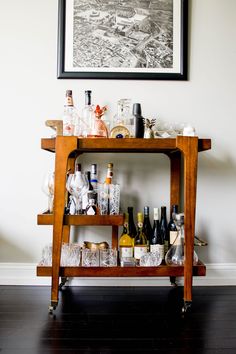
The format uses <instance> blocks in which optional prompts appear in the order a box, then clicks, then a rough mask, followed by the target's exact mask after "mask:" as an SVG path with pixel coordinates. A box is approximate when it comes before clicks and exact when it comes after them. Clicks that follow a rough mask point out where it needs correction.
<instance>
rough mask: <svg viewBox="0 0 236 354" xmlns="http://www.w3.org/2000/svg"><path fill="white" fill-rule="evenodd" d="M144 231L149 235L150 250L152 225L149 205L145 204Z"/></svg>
mask: <svg viewBox="0 0 236 354" xmlns="http://www.w3.org/2000/svg"><path fill="white" fill-rule="evenodd" d="M143 232H144V233H145V235H146V237H147V244H148V250H149V245H150V240H151V237H152V227H151V223H150V219H149V207H148V206H145V207H144V220H143Z"/></svg>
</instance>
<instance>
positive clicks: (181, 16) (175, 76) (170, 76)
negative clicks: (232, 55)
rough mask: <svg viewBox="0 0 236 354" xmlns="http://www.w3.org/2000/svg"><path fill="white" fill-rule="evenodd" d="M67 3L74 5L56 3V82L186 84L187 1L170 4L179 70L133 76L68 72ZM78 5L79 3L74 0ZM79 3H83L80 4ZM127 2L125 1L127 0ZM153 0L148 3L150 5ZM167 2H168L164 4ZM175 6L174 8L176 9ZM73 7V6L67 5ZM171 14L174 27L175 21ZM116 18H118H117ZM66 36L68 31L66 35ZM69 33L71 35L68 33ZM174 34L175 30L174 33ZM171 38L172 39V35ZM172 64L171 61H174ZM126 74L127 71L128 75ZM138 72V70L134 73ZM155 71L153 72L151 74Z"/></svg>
mask: <svg viewBox="0 0 236 354" xmlns="http://www.w3.org/2000/svg"><path fill="white" fill-rule="evenodd" d="M68 1H69V2H73V0H59V3H58V54H57V55H58V63H57V78H58V79H121V80H123V79H125V80H187V79H188V77H187V76H188V75H187V70H188V66H187V57H188V48H187V47H188V46H187V44H188V0H173V9H174V6H177V7H178V8H177V10H178V11H177V13H178V18H177V19H176V21H177V22H178V26H177V27H178V31H176V32H177V34H176V36H177V38H178V41H177V42H178V43H179V44H178V51H177V52H178V54H177V55H176V54H175V50H174V45H173V54H172V56H173V57H174V56H175V55H176V58H177V61H178V69H177V70H172V69H169V68H167V69H165V68H161V71H158V69H148V68H146V69H140V71H137V72H133V71H132V70H136V69H134V68H132V69H130V71H129V69H127V68H126V69H125V70H126V71H122V70H123V69H118V70H120V71H115V69H114V68H112V67H111V68H106V69H105V70H106V71H101V70H103V69H101V68H100V67H97V68H93V69H92V70H91V69H90V68H78V69H74V68H73V70H71V69H68V68H67V49H66V48H67V43H66V38H67V37H66V28H69V29H70V27H71V26H73V23H72V24H71V23H70V22H69V20H68V19H67V6H68ZM77 1H79V0H77ZM81 1H82V0H81ZM127 1H128V0H127ZM151 1H152V0H150V2H151ZM166 1H170V0H166ZM176 4H177V5H176ZM70 6H72V5H70ZM174 16H175V15H174V11H173V24H174V21H175V18H174ZM116 18H117V17H116ZM68 32H69V31H68ZM70 32H72V31H70ZM173 33H174V30H173ZM173 38H174V35H173ZM173 61H174V60H173ZM127 70H128V71H127ZM137 70H138V69H137ZM153 70H156V72H153Z"/></svg>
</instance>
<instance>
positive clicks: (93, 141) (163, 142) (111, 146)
mask: <svg viewBox="0 0 236 354" xmlns="http://www.w3.org/2000/svg"><path fill="white" fill-rule="evenodd" d="M56 139H59V140H61V139H64V142H65V143H66V142H68V143H69V142H70V145H72V146H73V149H74V151H78V150H79V151H81V152H147V153H148V152H159V153H170V152H173V151H176V150H181V145H182V144H183V142H187V141H188V139H198V151H199V152H200V151H205V150H210V149H211V139H200V138H198V137H184V136H177V137H176V138H156V139H139V138H125V139H112V138H77V137H75V136H70V137H65V136H57V138H43V139H41V148H42V149H43V150H48V151H51V152H55V151H56Z"/></svg>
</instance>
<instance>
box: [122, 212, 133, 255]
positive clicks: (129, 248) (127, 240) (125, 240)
mask: <svg viewBox="0 0 236 354" xmlns="http://www.w3.org/2000/svg"><path fill="white" fill-rule="evenodd" d="M128 220H129V215H128V213H124V225H123V232H122V234H121V236H120V240H119V251H120V259H121V258H131V257H133V240H132V238H131V237H130V235H128Z"/></svg>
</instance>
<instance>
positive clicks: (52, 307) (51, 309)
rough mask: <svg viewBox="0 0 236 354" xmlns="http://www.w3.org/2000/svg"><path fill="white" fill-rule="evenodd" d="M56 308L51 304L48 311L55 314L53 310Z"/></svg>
mask: <svg viewBox="0 0 236 354" xmlns="http://www.w3.org/2000/svg"><path fill="white" fill-rule="evenodd" d="M54 310H55V307H54V306H51V305H49V306H48V313H49V314H50V315H53V311H54Z"/></svg>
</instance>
